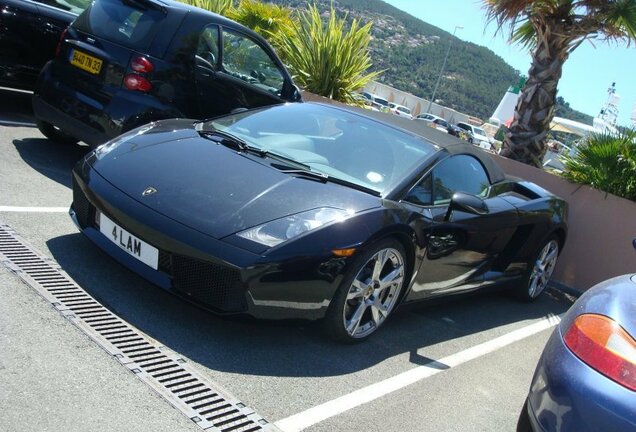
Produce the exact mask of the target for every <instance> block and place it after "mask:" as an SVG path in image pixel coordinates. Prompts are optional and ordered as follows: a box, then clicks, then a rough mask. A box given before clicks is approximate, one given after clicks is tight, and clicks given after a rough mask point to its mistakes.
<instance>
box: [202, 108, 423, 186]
mask: <svg viewBox="0 0 636 432" xmlns="http://www.w3.org/2000/svg"><path fill="white" fill-rule="evenodd" d="M201 129H203V130H214V129H216V130H220V131H223V132H226V133H230V134H232V135H234V136H236V137H237V138H240V139H241V140H243V141H245V143H247V144H248V145H250V146H252V147H255V148H257V149H260V150H263V151H267V152H270V153H274V154H278V155H282V156H284V157H286V158H289V159H292V160H294V161H296V162H299V163H302V164H304V165H307V166H309V168H310V169H311V170H312V171H315V172H319V173H322V174H325V175H327V176H329V177H333V178H336V179H340V180H344V181H347V182H350V183H354V184H356V185H359V186H362V187H365V188H368V189H372V190H374V191H377V192H378V193H380V194H384V193H385V192H388V191H389V190H391V189H392V188H393V187H394V186H396V185H397V184H398V183H400V182H401V181H402V180H403V179H404V178H405V177H406V176H407V175H408V174H410V173H411V172H412V171H413V170H414V169H416V168H417V167H418V166H419V165H421V163H422V162H423V161H424V160H425V159H426V158H427V156H428V155H430V154H431V153H433V152H434V151H435V147H434V146H433V145H432V144H430V143H428V142H427V141H425V140H424V139H423V138H421V137H418V136H415V135H411V134H409V133H406V132H404V131H401V130H399V129H395V128H392V127H390V126H387V125H384V124H382V123H380V122H377V121H374V120H371V119H369V118H367V117H364V116H361V115H357V114H354V113H350V112H347V111H343V110H341V109H337V108H332V107H329V106H325V105H318V104H311V103H297V104H287V105H278V106H274V107H270V108H265V109H258V110H250V111H245V112H242V113H238V114H234V115H229V116H225V117H221V118H218V119H213V120H209V121H207V122H205V123H204V124H202V126H201Z"/></svg>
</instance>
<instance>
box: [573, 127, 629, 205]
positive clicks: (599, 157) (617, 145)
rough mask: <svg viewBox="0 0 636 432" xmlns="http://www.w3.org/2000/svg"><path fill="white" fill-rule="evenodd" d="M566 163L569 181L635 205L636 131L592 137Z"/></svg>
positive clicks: (593, 135) (594, 135)
mask: <svg viewBox="0 0 636 432" xmlns="http://www.w3.org/2000/svg"><path fill="white" fill-rule="evenodd" d="M563 161H564V164H565V171H564V172H563V174H562V175H563V177H565V178H566V179H568V180H570V181H573V182H575V183H582V184H586V185H590V186H592V187H594V188H596V189H600V190H602V191H605V192H609V193H611V194H614V195H617V196H620V197H623V198H627V199H629V200H632V201H636V130H628V131H626V132H624V133H620V134H618V135H616V134H607V133H602V134H592V135H590V136H589V137H588V139H587V142H586V143H585V144H582V145H580V146H579V147H578V152H577V153H576V155H575V156H572V157H569V156H564V157H563Z"/></svg>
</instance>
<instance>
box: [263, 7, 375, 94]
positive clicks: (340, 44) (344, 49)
mask: <svg viewBox="0 0 636 432" xmlns="http://www.w3.org/2000/svg"><path fill="white" fill-rule="evenodd" d="M298 15H299V20H298V24H297V25H296V26H292V27H291V28H290V31H289V32H281V33H278V34H276V35H275V36H276V37H275V39H276V41H275V45H276V47H277V48H278V52H279V54H280V55H281V57H282V58H283V60H284V61H285V62H286V63H287V65H288V67H289V69H290V70H291V72H292V74H293V75H294V80H295V81H296V83H297V84H298V85H300V86H301V87H303V88H304V89H305V90H307V91H310V92H312V93H315V94H319V95H321V96H325V97H328V98H331V99H335V100H338V101H341V102H345V103H355V101H354V96H353V93H354V92H355V90H357V89H360V88H362V87H363V86H364V85H365V84H366V83H367V82H369V81H370V80H372V79H374V78H375V77H376V76H377V75H378V74H379V73H380V72H371V73H367V71H368V70H369V68H370V67H371V58H370V56H369V51H368V48H369V41H370V39H371V35H370V31H371V24H370V23H369V24H366V25H363V26H361V25H360V22H359V21H358V20H356V19H354V20H353V21H352V23H351V26H350V27H349V29H348V30H345V28H346V18H343V19H338V18H337V17H336V12H335V10H334V8H333V7H332V8H331V13H330V15H329V20H328V21H327V23H323V21H322V18H321V16H320V13H319V12H318V9H317V8H316V7H315V6H309V9H308V10H306V11H302V12H300V13H299V14H298Z"/></svg>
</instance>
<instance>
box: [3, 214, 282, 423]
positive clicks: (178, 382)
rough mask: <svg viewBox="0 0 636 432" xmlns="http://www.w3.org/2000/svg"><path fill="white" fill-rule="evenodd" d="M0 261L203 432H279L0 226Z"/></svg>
mask: <svg viewBox="0 0 636 432" xmlns="http://www.w3.org/2000/svg"><path fill="white" fill-rule="evenodd" d="M0 261H1V262H2V264H4V265H5V266H6V267H8V268H9V269H10V270H11V271H12V272H14V273H15V274H16V275H18V276H19V277H20V278H21V279H22V280H23V281H25V282H26V283H27V284H28V285H30V286H31V287H33V288H34V289H35V290H36V291H37V292H38V293H39V294H40V295H41V296H42V297H44V298H45V299H46V300H47V301H49V302H51V304H52V305H53V306H54V307H55V308H56V309H57V310H58V311H60V313H62V315H64V316H65V317H66V318H67V319H68V320H70V321H71V322H72V323H73V324H75V325H76V326H77V327H78V328H80V329H81V330H82V331H84V333H86V334H87V335H88V336H89V337H90V338H91V339H93V340H94V341H95V342H97V343H98V344H99V345H100V346H101V347H102V348H103V349H104V350H106V351H107V352H108V353H109V354H110V355H112V356H114V357H115V358H116V359H117V360H118V361H119V362H120V363H121V364H122V365H123V366H125V367H126V368H128V369H129V370H130V371H132V372H133V373H135V374H136V375H137V376H138V377H139V378H140V379H142V380H143V381H144V382H146V383H147V384H148V385H150V386H151V387H152V388H153V389H154V390H155V391H157V392H158V393H159V394H160V395H161V396H163V397H164V398H165V399H167V400H168V402H170V403H171V404H172V405H174V406H175V407H176V408H177V409H179V410H180V411H181V412H183V413H184V414H185V415H187V416H188V417H189V418H190V419H191V420H192V421H194V422H195V423H196V424H197V425H199V426H200V427H201V428H202V429H204V430H207V431H215V432H216V431H218V432H254V431H264V432H273V431H278V429H277V428H276V427H275V426H274V425H273V424H271V423H268V422H267V421H266V420H265V419H263V418H262V417H260V416H259V415H258V414H256V413H255V412H254V410H252V409H250V408H248V407H247V406H245V404H243V403H242V402H240V401H239V400H237V399H235V398H233V397H231V396H230V395H228V394H227V393H226V392H225V391H221V390H219V389H215V388H214V386H213V385H212V384H211V383H209V382H208V381H207V380H206V379H205V378H203V377H201V376H200V375H198V374H197V373H196V372H195V371H194V369H193V368H192V367H190V366H189V365H188V363H187V362H186V360H184V359H183V358H181V357H179V356H178V355H177V354H176V353H174V352H172V351H170V350H168V349H166V348H165V347H163V346H160V345H158V344H157V343H156V342H154V341H152V340H151V339H149V338H148V337H147V336H145V335H143V334H142V333H141V332H140V331H138V330H137V329H135V328H134V327H132V326H131V325H130V324H128V323H126V322H125V321H123V320H122V319H120V318H119V317H118V316H117V315H115V314H113V313H112V312H110V311H109V310H108V309H106V308H105V307H104V306H102V305H101V304H100V303H99V302H98V301H97V300H95V299H94V298H93V297H91V296H90V295H89V294H88V293H87V292H86V291H84V290H83V289H82V288H81V287H80V286H79V285H78V284H77V283H75V281H73V279H71V277H70V276H69V275H68V274H67V273H66V272H64V271H63V270H62V269H61V268H60V267H59V265H57V263H56V262H55V261H53V260H51V259H49V258H47V257H46V256H44V255H42V254H41V253H39V252H37V251H36V250H35V249H33V248H32V247H30V246H29V245H28V244H27V243H26V242H25V241H24V240H23V239H22V238H20V237H19V236H18V235H17V234H16V233H15V231H14V230H13V229H11V228H10V227H9V226H8V225H5V224H3V223H2V222H1V221H0Z"/></svg>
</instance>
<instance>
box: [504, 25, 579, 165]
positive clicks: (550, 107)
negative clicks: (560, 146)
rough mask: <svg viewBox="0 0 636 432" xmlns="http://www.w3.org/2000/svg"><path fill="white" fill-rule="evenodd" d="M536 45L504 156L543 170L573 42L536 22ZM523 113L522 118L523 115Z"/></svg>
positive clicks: (555, 28) (557, 29)
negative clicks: (559, 86)
mask: <svg viewBox="0 0 636 432" xmlns="http://www.w3.org/2000/svg"><path fill="white" fill-rule="evenodd" d="M534 27H535V30H536V31H537V46H536V48H535V50H534V52H533V55H532V66H530V71H529V72H528V80H527V81H526V84H525V86H524V87H523V89H522V91H521V95H520V96H519V100H518V101H517V107H516V109H515V115H514V119H513V121H512V123H511V125H510V129H509V131H508V133H507V134H506V137H505V139H504V143H503V148H502V150H501V155H503V156H506V157H508V158H510V159H515V160H518V161H520V162H523V163H525V164H528V165H533V166H536V167H541V166H542V165H543V164H542V161H543V156H544V155H545V151H546V143H545V140H546V135H547V133H548V131H549V129H550V123H551V122H552V118H553V117H554V109H555V105H556V94H557V85H558V83H559V79H560V78H561V72H562V69H563V64H564V63H565V61H566V60H567V58H568V55H569V44H570V42H571V39H570V38H569V37H568V36H566V35H567V33H566V31H565V29H563V27H562V26H561V25H558V24H557V25H554V23H548V24H546V23H543V24H540V23H534ZM520 114H521V115H520Z"/></svg>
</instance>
